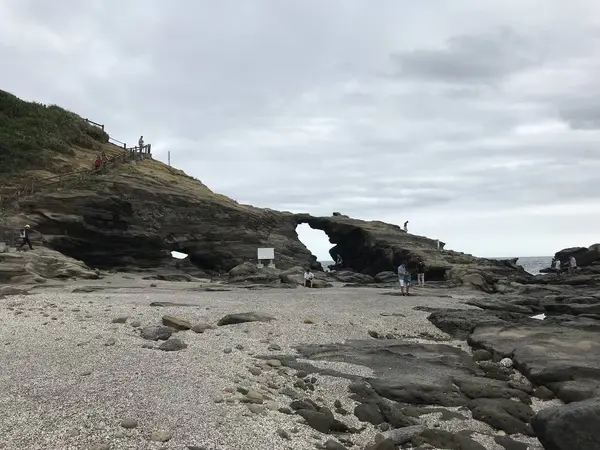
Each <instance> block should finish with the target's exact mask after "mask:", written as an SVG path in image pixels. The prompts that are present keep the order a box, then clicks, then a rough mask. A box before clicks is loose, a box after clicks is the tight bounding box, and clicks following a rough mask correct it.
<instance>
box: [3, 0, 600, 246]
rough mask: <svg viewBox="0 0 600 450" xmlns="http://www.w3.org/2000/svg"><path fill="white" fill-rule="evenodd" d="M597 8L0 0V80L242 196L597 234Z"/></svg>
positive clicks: (461, 227)
mask: <svg viewBox="0 0 600 450" xmlns="http://www.w3.org/2000/svg"><path fill="white" fill-rule="evenodd" d="M599 16H600V4H597V2H590V1H587V0H574V1H572V2H568V3H566V2H562V1H560V0H543V1H542V0H508V1H505V2H502V3H501V4H500V3H498V4H495V3H492V2H480V1H475V0H460V1H455V2H433V3H429V2H408V1H398V0H382V1H380V2H377V4H376V5H374V4H373V3H372V2H367V1H356V2H351V3H348V2H344V1H342V0H330V1H328V2H320V1H316V0H307V1H303V2H285V3H282V2H276V1H274V0H250V1H247V2H243V3H240V2H237V1H234V0H224V1H222V2H212V1H208V0H197V1H191V0H190V1H183V0H182V1H180V2H176V3H174V4H166V3H164V2H161V1H159V0H131V1H128V2H126V3H119V2H117V1H116V0H104V1H99V0H96V1H89V2H80V1H76V0H64V1H62V2H60V4H57V5H53V6H52V7H49V6H47V5H46V6H44V5H42V4H41V3H40V2H38V1H33V0H5V1H4V2H2V3H0V59H1V60H2V61H11V64H8V65H4V66H3V70H2V72H0V82H1V83H0V87H1V88H2V89H5V90H8V91H11V92H13V93H15V94H16V95H19V96H21V97H24V98H27V99H31V100H36V101H42V102H46V103H57V104H60V105H62V106H65V107H67V108H69V109H71V110H74V111H76V112H78V113H80V114H82V115H84V116H87V117H90V118H91V119H93V120H96V121H98V122H101V123H104V124H105V125H106V128H107V130H108V131H109V132H110V133H111V135H113V136H114V137H115V138H117V139H119V140H121V141H129V142H134V141H135V140H136V139H137V137H138V136H139V135H140V134H143V135H144V136H145V138H146V140H147V141H148V142H152V144H153V151H154V152H155V156H156V157H157V158H161V159H163V160H166V153H167V151H171V160H172V163H173V164H174V165H176V166H177V167H180V168H183V169H185V170H186V171H187V172H189V173H190V174H191V175H193V176H195V177H197V178H199V179H201V180H202V181H203V182H205V183H206V184H207V185H208V186H209V187H210V188H211V189H213V190H215V191H217V192H222V193H224V194H227V195H229V196H231V197H233V198H235V199H236V200H238V201H241V202H247V203H252V204H255V205H257V206H262V207H271V208H276V209H283V210H292V211H303V212H311V213H313V214H323V215H325V214H326V215H329V214H331V213H332V212H333V211H341V212H343V213H345V214H349V215H352V216H355V217H359V218H365V219H380V220H387V221H391V222H394V223H400V224H401V223H403V222H404V221H405V220H410V223H411V230H412V231H413V232H415V233H418V234H423V235H427V236H430V237H434V238H440V239H442V240H444V241H446V242H448V247H451V248H455V249H458V250H462V251H468V252H472V253H475V254H479V255H498V256H502V255H508V254H512V255H518V254H521V255H534V254H551V253H553V252H554V251H555V250H557V249H559V248H561V247H565V246H571V245H589V244H591V243H592V241H594V240H595V241H598V236H597V234H595V233H596V228H595V227H596V225H595V224H596V223H597V222H598V220H599V219H600V213H598V212H596V211H599V209H598V208H597V206H598V204H599V203H600V194H598V189H597V187H596V184H597V181H596V180H597V174H598V171H599V169H600V156H598V150H597V149H598V148H599V145H600V110H599V108H598V105H599V104H600V99H599V98H598V94H597V93H598V92H600V62H599V61H600V45H599V44H600V31H599V30H600V29H599V28H598V26H597V23H595V22H594V17H599ZM307 239H308V240H309V243H313V244H311V245H310V247H311V248H318V252H319V256H320V257H327V254H326V252H325V254H323V248H326V247H327V246H329V243H327V242H323V241H320V243H319V242H318V238H317V237H315V235H311V236H310V237H308V238H307ZM315 251H316V250H315Z"/></svg>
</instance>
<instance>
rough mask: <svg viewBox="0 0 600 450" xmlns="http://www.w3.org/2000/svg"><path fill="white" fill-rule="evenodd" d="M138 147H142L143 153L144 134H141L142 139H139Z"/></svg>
mask: <svg viewBox="0 0 600 450" xmlns="http://www.w3.org/2000/svg"><path fill="white" fill-rule="evenodd" d="M138 147H139V148H140V153H142V149H143V148H144V136H140V140H139V141H138Z"/></svg>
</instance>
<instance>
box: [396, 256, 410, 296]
mask: <svg viewBox="0 0 600 450" xmlns="http://www.w3.org/2000/svg"><path fill="white" fill-rule="evenodd" d="M398 282H399V283H400V295H409V294H408V289H409V287H410V272H409V271H408V270H406V265H405V264H404V263H403V262H401V263H400V265H399V266H398Z"/></svg>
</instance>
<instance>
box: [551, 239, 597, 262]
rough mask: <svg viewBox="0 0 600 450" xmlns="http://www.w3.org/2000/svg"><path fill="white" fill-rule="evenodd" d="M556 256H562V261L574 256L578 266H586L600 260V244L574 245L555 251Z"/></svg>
mask: <svg viewBox="0 0 600 450" xmlns="http://www.w3.org/2000/svg"><path fill="white" fill-rule="evenodd" d="M554 256H555V257H556V258H560V260H561V261H563V263H564V262H567V260H568V259H569V257H571V256H574V257H575V260H576V261H577V266H579V267H586V266H591V265H592V264H594V263H595V262H598V261H600V244H593V245H590V246H589V247H587V248H586V247H573V248H565V249H562V250H560V251H558V252H556V253H555V255H554Z"/></svg>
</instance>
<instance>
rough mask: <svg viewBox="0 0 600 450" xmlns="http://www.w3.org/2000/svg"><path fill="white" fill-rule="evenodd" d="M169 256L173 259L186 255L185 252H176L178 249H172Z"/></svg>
mask: <svg viewBox="0 0 600 450" xmlns="http://www.w3.org/2000/svg"><path fill="white" fill-rule="evenodd" d="M171 256H172V257H173V258H175V259H185V258H187V257H188V255H187V254H186V253H181V252H178V251H175V250H173V251H172V252H171Z"/></svg>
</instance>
